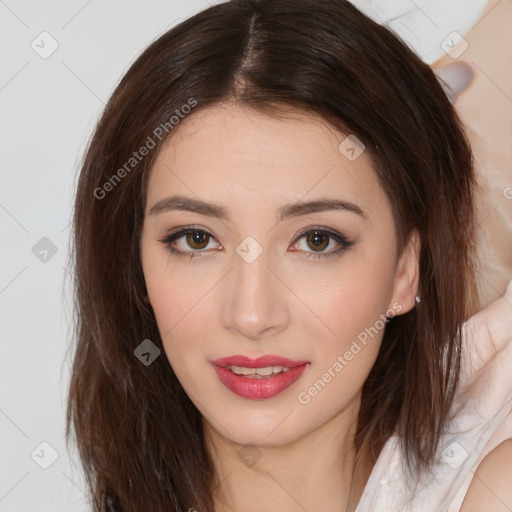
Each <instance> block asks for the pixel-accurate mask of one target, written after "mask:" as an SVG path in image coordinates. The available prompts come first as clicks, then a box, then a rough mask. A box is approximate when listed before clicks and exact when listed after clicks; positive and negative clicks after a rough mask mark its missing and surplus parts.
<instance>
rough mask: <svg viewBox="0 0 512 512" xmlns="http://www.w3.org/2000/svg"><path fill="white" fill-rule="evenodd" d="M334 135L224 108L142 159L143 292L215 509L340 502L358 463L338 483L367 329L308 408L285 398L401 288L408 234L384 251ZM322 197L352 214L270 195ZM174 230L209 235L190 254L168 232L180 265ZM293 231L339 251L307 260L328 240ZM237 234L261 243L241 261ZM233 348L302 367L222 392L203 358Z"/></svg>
mask: <svg viewBox="0 0 512 512" xmlns="http://www.w3.org/2000/svg"><path fill="white" fill-rule="evenodd" d="M344 139H345V135H343V134H340V133H339V132H338V131H336V130H334V129H333V128H332V127H331V126H330V125H328V124H327V123H326V122H325V121H323V120H322V119H321V118H317V117H315V116H312V115H311V114H304V113H300V112H295V113H294V116H293V117H289V118H287V119H275V118H272V117H269V116H266V115H264V114H262V113H257V112H255V111H252V110H248V109H246V108H242V107H239V106H237V105H235V104H231V103H228V104H224V105H222V106H219V105H217V106H215V107H209V108H207V109H204V110H202V111H198V112H196V113H194V114H193V115H190V116H189V117H188V118H187V119H186V120H185V121H183V122H182V123H181V124H180V125H179V126H178V127H176V128H175V131H174V132H173V133H172V136H171V137H170V138H169V139H168V140H167V141H166V143H165V145H164V146H163V148H162V150H161V151H160V153H159V155H158V157H157V159H156V162H155V164H154V167H153V169H152V172H151V175H150V179H149V181H148V188H147V198H146V199H147V203H146V213H145V219H144V224H143V231H142V239H141V259H142V267H143V272H144V276H145V280H146V285H147V291H148V301H149V302H150V304H151V306H152V308H153V310H154V312H155V316H156V320H157V324H158V328H159V331H160V333H161V336H162V340H163V346H164V350H165V353H166V356H167V358H168V360H169V362H170V364H171V366H172V367H173V370H174V371H175V373H176V375H177V377H178V379H179V380H180V382H181V384H182V385H183V388H184V389H185V391H186V392H187V394H188V395H189V396H190V398H191V400H192V401H193V402H194V404H195V405H196V407H197V408H198V410H199V411H200V412H201V414H202V415H203V423H204V429H205V438H206V442H207V447H208V449H209V451H210V453H211V454H212V457H213V459H214V462H215V467H216V471H217V474H218V476H219V481H220V482H221V483H220V485H219V487H218V488H216V489H213V490H214V492H215V496H216V497H215V504H216V508H215V510H216V512H224V511H231V510H243V511H244V512H252V511H256V510H258V511H260V510H266V511H269V512H277V511H279V512H291V511H299V510H300V511H303V510H304V509H306V510H353V509H354V508H355V506H356V504H357V501H358V500H359V497H360V495H361V493H362V490H363V488H364V485H365V483H366V480H367V478H368V476H369V473H370V471H371V468H370V467H365V468H361V469H360V471H357V472H356V473H355V474H354V478H352V472H353V467H354V450H353V436H354V434H355V429H356V422H357V414H358V411H359V407H360V397H361V389H362V386H363V384H364V381H365V379H366V377H367V375H368V373H369V372H370V369H371V367H372V365H373V363H374V362H375V359H376V357H377V354H378V350H379V346H380V343H381V340H382V334H383V329H380V330H379V333H378V334H377V335H374V336H373V338H370V339H369V341H368V343H367V344H366V346H364V345H361V346H362V350H361V351H360V352H359V353H358V354H357V355H356V356H354V358H353V359H352V360H351V361H349V362H348V364H347V365H346V366H345V367H344V368H343V370H342V371H341V372H338V373H336V376H335V377H334V378H332V379H331V381H330V382H329V383H328V384H327V385H326V386H325V387H324V388H323V389H322V390H321V392H319V393H318V394H317V395H316V396H314V397H312V398H311V400H310V401H309V403H307V404H303V403H300V402H299V400H298V394H299V393H300V392H304V391H307V390H308V388H310V387H311V386H312V385H313V383H315V381H317V380H318V379H320V378H322V375H323V374H324V373H325V372H326V371H327V369H328V368H329V367H332V366H333V363H334V362H335V361H336V360H337V357H338V356H339V355H343V354H344V353H345V352H346V351H347V350H348V349H349V348H350V346H351V343H352V341H353V340H355V339H356V337H357V336H358V334H360V333H361V332H363V331H364V330H365V328H369V327H371V326H374V325H376V322H377V323H378V321H379V319H380V318H382V316H381V315H385V314H386V313H387V312H389V311H392V312H394V314H396V315H398V314H403V313H405V312H407V311H409V310H410V309H411V308H412V307H413V298H414V296H415V295H416V290H417V284H418V252H419V242H418V238H417V237H416V235H415V233H414V234H413V236H412V237H411V238H410V239H409V241H408V243H407V245H406V249H405V250H404V252H403V253H402V255H401V256H400V257H399V255H398V254H397V252H396V238H395V226H394V221H393V217H392V213H391V208H390V206H389V204H388V201H387V199H386V196H385V194H384V192H383V190H382V189H381V188H380V186H379V184H378V182H377V179H376V177H375V175H374V173H373V170H372V167H371V161H370V159H369V157H368V155H367V152H363V153H362V154H361V155H360V156H359V157H358V158H357V159H356V160H354V161H350V160H348V159H347V158H346V156H345V155H344V154H342V152H340V150H339V149H338V145H339V144H340V142H341V141H343V140H344ZM174 194H180V195H184V196H187V197H190V198H195V199H201V200H203V201H208V202H214V203H216V204H219V205H222V206H223V207H224V208H225V209H226V210H227V211H228V212H229V213H230V215H231V220H220V219H217V218H214V217H212V216H208V215H203V214H199V213H196V212H190V211H177V210H170V211H163V212H160V213H158V214H152V213H151V212H150V210H151V208H152V207H153V205H155V204H156V203H158V202H159V201H161V200H163V199H165V198H167V197H168V196H170V195H174ZM325 197H327V198H333V199H343V200H346V201H350V202H352V203H355V204H357V205H358V206H359V207H360V208H361V209H362V210H363V211H364V212H365V213H366V216H367V218H366V219H365V218H363V217H362V216H360V215H357V214H356V213H353V212H349V211H343V210H328V211H322V212H316V213H308V214H306V215H301V216H298V217H291V218H287V219H285V220H282V221H278V219H277V211H278V209H279V208H280V207H281V206H283V205H285V204H289V203H296V202H304V201H309V200H314V199H318V198H325ZM189 225H193V226H195V227H197V228H202V229H204V230H206V231H208V232H209V233H211V234H212V235H213V237H212V238H210V241H209V242H208V241H207V242H205V243H203V244H202V247H205V248H198V247H199V246H197V245H196V246H192V247H191V246H190V245H188V244H187V238H186V237H185V236H182V237H181V238H180V239H179V240H177V241H175V243H174V246H177V247H178V248H181V249H182V250H183V251H187V252H188V253H189V254H190V253H191V252H194V251H195V252H196V253H197V252H201V251H202V253H201V254H198V255H197V256H196V257H194V258H193V259H190V258H188V257H182V256H179V255H173V254H171V253H170V252H169V250H168V248H167V247H166V245H165V243H163V242H161V241H159V240H162V239H163V238H165V236H166V235H167V234H168V232H169V231H171V230H176V228H179V227H185V226H189ZM309 227H311V228H315V227H316V228H319V227H323V228H324V229H326V228H327V229H329V230H331V231H333V230H334V231H336V232H339V233H341V234H343V235H344V236H346V237H347V238H348V239H349V240H350V241H354V243H355V245H353V246H352V247H349V248H346V249H345V250H344V251H342V252H340V253H338V254H337V255H335V256H333V257H331V258H324V259H321V258H313V257H308V255H317V254H318V252H320V253H322V252H323V253H324V254H325V253H327V252H331V251H332V250H335V249H336V248H337V247H338V243H337V242H336V241H335V240H334V239H329V238H328V239H327V240H328V241H329V240H330V241H329V245H328V246H322V247H321V248H320V250H319V249H318V248H317V246H315V245H314V241H313V242H311V241H310V242H309V244H308V239H307V238H306V237H304V236H303V237H302V238H299V237H298V233H299V232H300V231H301V230H302V229H304V228H309ZM247 236H251V237H253V238H254V239H255V240H256V241H257V242H258V244H259V245H260V246H261V248H262V249H263V252H262V253H261V254H260V255H259V257H258V258H257V259H255V261H253V262H252V263H248V262H247V261H245V260H244V259H242V257H240V256H239V254H238V253H237V252H236V248H237V246H238V245H239V244H240V243H241V242H242V241H243V240H244V239H245V238H246V237H247ZM189 241H191V240H190V238H189ZM322 241H325V239H322ZM192 243H193V240H192ZM206 243H207V245H206ZM315 251H316V252H315ZM234 354H243V355H246V356H249V357H259V356H261V355H264V354H275V355H280V356H283V357H288V358H290V359H294V360H307V361H310V362H311V364H310V366H309V367H308V368H307V370H306V371H305V372H304V374H303V375H302V376H301V378H300V379H299V380H298V381H297V382H295V383H294V384H293V385H292V386H291V387H289V388H288V389H286V390H285V391H283V392H281V393H280V394H278V395H277V396H275V397H273V398H270V399H264V400H251V399H247V398H242V397H239V396H238V395H236V394H234V393H232V392H231V391H230V390H229V389H227V388H226V387H224V385H223V384H222V383H221V382H220V381H219V379H218V377H217V374H216V372H215V371H214V369H213V367H212V365H211V364H210V363H209V361H210V360H212V359H216V358H219V357H224V356H228V355H234ZM244 445H251V447H247V446H245V447H244ZM241 448H243V449H244V450H246V451H247V450H249V451H251V453H253V454H256V456H257V457H259V459H258V460H257V462H256V464H254V465H246V464H245V463H244V462H243V460H242V459H241V458H240V457H239V456H237V452H238V450H240V449H241ZM351 486H352V489H351Z"/></svg>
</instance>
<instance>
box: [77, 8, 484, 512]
mask: <svg viewBox="0 0 512 512" xmlns="http://www.w3.org/2000/svg"><path fill="white" fill-rule="evenodd" d="M224 101H236V102H238V103H239V104H242V105H245V106H247V107H250V108H253V109H257V110H259V111H263V112H265V113H267V114H269V115H276V116H277V115H279V114H280V113H281V114H284V113H285V111H286V110H287V109H288V110H289V111H294V110H296V109H300V110H302V111H308V112H311V113H314V114H316V115H319V116H321V117H322V118H323V119H326V120H327V121H328V122H330V123H332V125H333V126H335V127H336V128H337V129H339V130H340V132H341V133H345V134H349V133H351V134H355V135H356V136H357V137H358V138H359V139H360V140H361V141H363V143H364V144H365V145H366V148H367V151H368V152H369V155H370V157H371V161H372V163H373V168H374V170H375V173H376V176H377V177H378V180H379V182H380V184H381V186H382V188H383V190H384V191H385V193H386V195H387V197H388V199H389V202H390V205H391V208H392V211H393V215H394V219H395V225H396V231H397V237H398V243H399V250H400V251H401V250H402V249H403V248H404V247H405V243H406V241H407V239H408V236H409V235H410V234H411V233H412V230H417V232H418V233H419V235H420V240H421V252H420V258H419V267H420V279H419V294H420V296H421V304H420V305H419V306H418V307H416V308H414V309H413V310H411V311H410V312H408V313H406V314H404V315H400V316H396V317H394V318H393V319H392V320H390V321H389V323H388V325H387V326H386V329H385V332H384V337H383V341H382V346H381V350H380V353H379V355H378V358H377V361H376V363H375V365H374V367H373V368H372V370H371V373H370V375H369V376H368V379H367V380H366V382H365V385H364V388H363V396H362V405H361V410H360V415H359V423H358V432H357V436H356V439H355V443H356V448H357V450H358V460H363V459H364V460H368V461H371V462H372V463H373V462H375V460H376V458H377V456H378V454H379V453H380V451H381V449H382V447H383V445H384V443H385V442H386V440H387V439H388V438H389V437H390V436H391V435H392V434H393V433H398V434H399V435H400V436H402V440H403V445H402V448H403V451H404V454H405V456H406V460H407V462H408V465H409V469H410V470H411V474H413V475H414V474H416V475H417V474H419V472H421V471H422V470H425V469H428V468H429V467H431V465H432V462H433V460H434V457H435V452H436V450H437V447H438V444H439V438H440V435H441V433H442V432H443V431H444V430H445V429H446V426H447V424H448V422H449V419H450V417H449V414H450V408H451V406H452V402H453V397H454V392H455V389H456V386H457V382H458V376H459V367H460V356H461V326H462V323H463V322H464V321H465V320H466V319H467V318H468V317H469V315H470V308H471V306H470V298H469V297H470V293H469V291H470V290H471V286H472V285H473V281H474V268H473V260H472V254H473V250H474V229H475V226H474V211H473V208H474V204H473V188H474V185H475V177H474V170H473V161H472V153H471V150H470V147H469V144H468V142H467V140H466V138H465V134H464V131H463V128H462V125H461V122H460V120H459V118H458V116H457V114H456V112H455V111H454V109H453V107H452V105H451V104H450V102H449V100H448V98H447V97H446V95H445V93H444V92H443V89H442V87H441V86H440V84H439V83H438V80H437V79H436V77H435V75H434V74H433V72H432V70H431V69H430V67H429V66H428V65H427V64H425V63H423V62H422V61H421V60H420V59H419V58H418V57H417V56H416V55H415V54H414V53H413V52H412V51H411V50H410V49H409V48H408V47H407V46H406V45H405V44H404V43H403V42H401V41H400V40H399V39H398V38H397V37H396V36H395V35H394V34H393V33H392V32H391V31H390V30H388V29H387V28H385V27H383V26H381V25H379V24H377V23H375V22H374V21H372V20H371V19H369V18H368V17H366V16H365V15H363V14H362V13H361V12H359V11H358V10H357V9H356V8H355V7H354V6H353V5H351V4H350V3H349V2H347V1H344V0H261V1H257V0H240V1H233V2H226V3H222V4H218V5H214V6H212V7H210V8H208V9H206V10H204V11H202V12H200V13H198V14H196V15H195V16H193V17H191V18H189V19H187V20H185V21H183V22H182V23H180V24H179V25H177V26H175V27H174V28H172V29H171V30H169V31H168V32H167V33H165V34H163V35H162V36H161V37H159V38H158V39H157V40H156V41H155V42H154V43H152V44H151V45H150V46H149V47H148V48H147V49H146V50H145V51H144V52H143V53H142V55H141V56H140V57H139V58H138V59H137V60H136V61H135V63H134V64H133V65H132V66H131V67H130V69H129V70H128V71H127V73H126V74H125V76H124V77H123V78H122V80H121V81H120V83H119V85H118V86H117V88H116V90H115V91H114V93H113V94H112V97H111V98H110V100H109V101H108V104H107V106H106V108H105V110H104V112H103V114H102V116H101V119H100V121H99V123H98V125H97V127H96V130H95V133H94V135H93V137H92V139H91V141H90V143H89V146H88V150H87V152H86V155H85V158H84V162H83V166H82V169H81V173H80V177H79V182H78V187H77V194H76V202H75V210H74V224H73V229H74V231H73V253H72V258H73V261H72V262H71V264H72V266H73V271H74V277H75V280H76V282H75V287H74V288H75V308H76V313H75V323H74V325H75V331H76V332H75V335H76V348H74V350H75V354H74V360H73V368H72V378H71V384H70V391H69V400H68V410H67V436H68V439H67V440H68V442H69V440H70V432H71V426H72V427H73V430H74V433H75V438H76V439H75V441H76V444H77V446H78V450H79V456H80V458H81V461H82V464H83V467H84V470H85V475H86V477H87V482H88V485H89V488H90V490H91V494H92V497H93V504H94V510H95V511H107V510H110V511H113V510H117V511H121V510H122V511H125V512H128V511H141V510H144V511H146V512H151V511H164V510H166V511H169V510H178V511H187V510H189V508H194V509H195V510H196V511H198V512H211V511H212V510H213V508H214V507H213V501H212V494H211V493H212V488H213V487H214V485H215V472H214V467H213V464H212V460H211V459H210V457H209V455H208V452H207V450H206V447H205V444H204V440H203V432H202V424H201V415H200V413H199V411H198V410H197V409H196V408H195V406H194V405H193V403H192V402H191V400H190V399H189V398H188V396H187V395H186V393H185V392H184V390H183V388H182V386H181V385H180V383H179V381H178V380H177V378H176V376H175V374H174V372H173V370H172V368H171V366H170V364H169V362H168V360H167V358H165V357H159V358H157V359H156V360H155V361H154V362H153V363H152V364H151V365H149V366H145V365H143V364H142V363H141V361H139V359H138V358H137V357H135V355H134V349H135V348H136V347H137V346H138V345H139V344H140V343H141V342H142V341H143V340H144V339H150V340H152V342H153V343H154V344H156V345H157V346H158V347H159V348H160V349H161V350H162V352H163V347H162V343H161V338H160V334H159V332H158V329H157V325H156V320H155V317H154V314H153V312H152V310H151V307H150V305H149V304H148V303H147V302H146V301H145V294H146V289H145V283H144V276H143V273H142V267H141V261H140V253H139V251H140V246H139V240H140V232H141V225H142V220H143V216H144V210H145V184H146V182H147V178H148V175H149V172H150V171H151V167H152V163H153V162H154V159H155V157H156V155H157V153H158V149H159V147H160V146H161V144H162V142H163V141H164V140H166V137H167V136H168V135H172V130H173V129H175V127H176V119H178V118H179V120H178V123H179V122H180V121H181V118H183V117H184V116H185V114H186V113H187V112H189V113H188V115H190V116H193V115H194V113H195V112H197V111H199V110H200V109H204V108H207V107H209V106H212V105H215V104H219V103H221V102H224ZM185 105H189V106H190V108H188V109H186V108H185V107H184V106H185ZM172 116H174V121H172V120H171V119H172ZM178 126H179V124H178ZM150 139H151V141H152V144H151V143H150V142H149V141H150ZM143 146H146V147H147V148H149V147H150V146H151V147H150V149H149V151H147V152H146V153H147V154H146V155H145V156H144V157H141V158H140V160H139V158H137V160H136V161H135V160H133V161H132V160H131V159H132V158H135V157H134V156H133V155H134V151H138V150H139V148H141V147H143ZM153 146H154V147H153ZM140 153H142V151H141V152H140ZM139 156H140V155H139ZM121 169H124V171H122V170H121Z"/></svg>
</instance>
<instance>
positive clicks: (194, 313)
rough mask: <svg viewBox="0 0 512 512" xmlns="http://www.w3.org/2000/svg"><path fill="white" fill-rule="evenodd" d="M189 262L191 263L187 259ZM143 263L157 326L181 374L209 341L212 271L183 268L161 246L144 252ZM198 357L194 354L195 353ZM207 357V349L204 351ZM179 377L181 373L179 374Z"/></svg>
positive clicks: (171, 358) (212, 285) (167, 352)
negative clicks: (160, 248) (185, 361)
mask: <svg viewBox="0 0 512 512" xmlns="http://www.w3.org/2000/svg"><path fill="white" fill-rule="evenodd" d="M185 264H187V265H190V264H191V263H189V262H188V260H187V261H186V263H185ZM142 265H143V271H144V278H145V281H146V288H147V293H148V298H149V301H150V303H151V307H152V309H153V311H154V314H155V318H156V322H157V326H158V330H159V332H160V336H161V339H162V343H163V346H164V349H165V352H166V355H167V358H168V359H169V362H170V363H171V365H172V366H173V369H175V372H176V374H177V375H178V373H179V371H180V368H183V365H182V364H181V362H182V361H184V360H187V358H189V359H188V360H187V365H189V366H190V365H191V364H193V363H194V361H198V360H199V359H200V358H199V354H201V353H203V352H204V350H205V345H206V344H207V342H208V336H207V333H208V327H207V326H208V325H212V322H211V320H212V319H211V318H210V315H211V314H212V306H213V304H212V301H213V295H214V294H212V293H209V292H211V291H212V288H213V287H214V285H215V279H214V278H213V277H212V275H211V272H210V273H209V272H207V271H202V270H201V269H200V268H199V267H200V265H198V266H197V267H196V268H197V269H198V270H197V272H191V271H190V270H188V271H186V272H185V271H183V269H180V263H176V262H172V260H171V258H169V257H167V256H166V255H163V256H162V253H161V250H152V251H149V250H148V251H146V252H145V253H143V258H142ZM196 355H197V356H198V357H195V356H196ZM203 359H204V353H203ZM178 377H179V376H178Z"/></svg>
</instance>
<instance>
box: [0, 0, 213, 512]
mask: <svg viewBox="0 0 512 512" xmlns="http://www.w3.org/2000/svg"><path fill="white" fill-rule="evenodd" d="M206 7H208V4H207V3H206V2H205V1H204V0H186V1H185V0H151V1H120V0H117V1H116V0H108V1H105V0H101V1H100V0H92V1H88V2H87V1H86V0H73V1H70V0H67V1H64V0H52V1H46V2H43V1H41V2H38V1H36V0H31V1H14V0H5V2H3V1H1V2H0V56H1V60H0V61H1V67H0V112H1V117H0V169H1V171H0V172H1V186H0V247H1V257H2V264H1V266H0V326H1V327H0V329H1V330H0V336H1V342H0V343H1V345H0V347H1V349H2V350H1V354H0V511H1V512H30V511H44V512H57V511H69V512H71V511H73V512H78V511H87V510H89V508H88V507H87V502H86V500H85V499H84V492H83V491H84V490H85V486H84V482H83V475H82V473H81V470H80V466H79V465H78V459H77V457H76V453H72V454H71V457H70V455H68V453H67V450H66V446H65V440H64V432H65V404H66V394H67V389H68V382H69V373H70V372H69V367H70V355H69V354H67V353H66V349H67V346H68V345H69V336H70V332H69V325H70V293H69V286H68V285H66V283H65V281H64V276H65V274H66V267H67V265H68V244H69V234H70V226H69V223H70V220H71V212H72V202H73V195H74V187H75V183H76V178H77V172H78V167H79V163H80V160H81V157H82V154H83V150H84V149H85V145H86V143H87V141H88V139H89V136H90V134H91V132H92V129H93V127H94V124H95V122H96V120H97V118H98V116H99V114H100V112H101V110H102V109H103V106H104V103H106V101H107V99H108V97H109V96H110V94H111V93H112V91H113V89H114V87H115V86H116V84H117V83H118V81H119V79H120V78H121V76H122V75H123V73H124V72H125V71H126V70H127V69H128V67H129V65H130V64H131V63H132V62H133V61H134V60H135V58H136V57H137V56H138V55H139V54H140V53H141V51H142V50H143V49H144V48H145V47H146V46H147V45H148V44H149V43H150V42H151V41H153V40H154V39H155V38H156V37H158V36H159V35H160V34H162V33H163V32H165V31H166V30H168V29H169V28H170V27H171V26H173V25H175V24H176V23H178V22H179V21H181V20H183V19H185V18H187V17H189V16H190V15H192V14H194V13H195V12H198V11H199V10H202V9H204V8H206ZM43 31H46V32H48V33H49V34H51V36H52V37H53V38H54V39H55V40H56V41H57V42H58V45H59V46H58V48H57V50H56V51H55V52H54V53H53V54H52V55H51V56H49V57H48V58H47V59H43V58H41V57H40V56H39V55H38V54H37V53H36V52H35V51H34V50H33V49H32V48H31V43H32V41H33V40H36V43H35V44H38V45H39V47H42V48H41V50H44V48H47V49H49V48H51V47H50V46H49V45H50V40H49V39H46V40H44V41H43V42H41V38H38V37H37V36H39V34H40V33H41V32H43ZM43 237H47V238H48V239H49V240H51V242H52V243H53V244H54V245H55V246H56V248H57V253H56V254H55V255H54V256H53V257H49V256H50V255H51V253H48V256H47V258H48V259H47V261H46V262H42V261H40V259H38V258H37V257H36V256H35V255H34V254H33V253H32V247H33V246H34V245H35V244H36V243H37V242H38V241H39V240H40V239H41V238H43ZM41 257H44V253H43V254H41ZM68 283H69V279H68ZM44 441H46V442H47V443H49V444H50V445H51V446H52V447H53V448H54V449H55V450H56V451H57V453H58V457H57V459H56V460H55V462H53V464H51V466H49V467H48V468H47V469H43V468H42V467H40V466H39V465H38V464H37V463H36V462H35V461H34V460H33V459H32V457H31V453H32V452H33V450H34V449H36V448H38V446H39V445H40V443H41V442H44ZM41 450H42V451H41ZM37 455H39V457H38V456H37ZM51 456H52V452H51V449H50V448H48V447H45V446H43V447H42V448H39V449H38V450H36V452H35V454H34V457H35V458H36V460H38V461H40V462H41V463H44V462H45V459H46V461H48V462H49V461H51V458H50V457H51Z"/></svg>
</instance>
